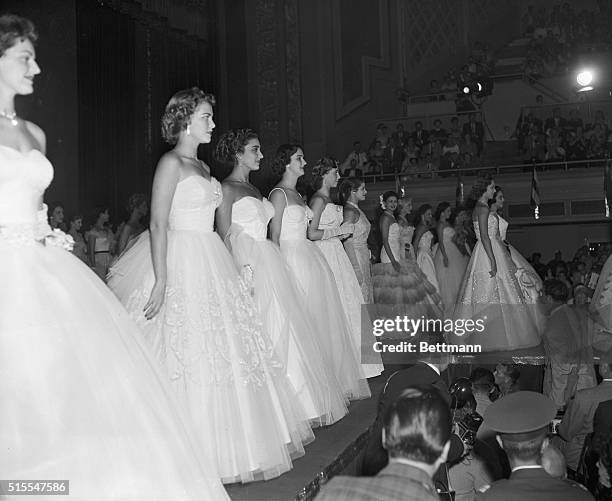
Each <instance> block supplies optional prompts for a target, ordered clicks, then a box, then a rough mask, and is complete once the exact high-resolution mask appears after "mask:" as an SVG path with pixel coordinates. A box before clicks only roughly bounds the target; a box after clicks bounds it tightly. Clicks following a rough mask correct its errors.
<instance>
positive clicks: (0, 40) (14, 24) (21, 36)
mask: <svg viewBox="0 0 612 501" xmlns="http://www.w3.org/2000/svg"><path fill="white" fill-rule="evenodd" d="M22 40H29V41H30V42H32V44H34V43H36V40H38V33H37V32H36V28H35V27H34V23H32V21H30V20H29V19H26V18H25V17H21V16H16V15H14V14H4V15H2V16H0V57H2V56H3V55H4V53H5V52H6V51H7V50H8V49H10V48H11V47H12V46H13V45H15V44H16V43H17V42H19V41H22Z"/></svg>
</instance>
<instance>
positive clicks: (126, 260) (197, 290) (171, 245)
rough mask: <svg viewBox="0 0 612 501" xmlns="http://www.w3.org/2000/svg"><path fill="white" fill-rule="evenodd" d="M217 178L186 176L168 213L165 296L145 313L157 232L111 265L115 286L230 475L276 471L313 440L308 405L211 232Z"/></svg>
mask: <svg viewBox="0 0 612 501" xmlns="http://www.w3.org/2000/svg"><path fill="white" fill-rule="evenodd" d="M222 196H223V195H222V191H221V185H220V184H219V182H218V181H217V180H216V179H214V178H210V179H206V178H204V177H201V176H197V175H192V176H188V177H186V178H184V179H182V180H181V181H179V182H178V184H177V186H176V191H175V193H174V197H173V199H172V205H171V209H170V214H169V229H168V244H167V246H168V247H167V249H168V250H167V257H166V262H167V284H166V297H165V301H164V304H163V305H162V307H161V309H160V311H159V313H158V314H157V315H156V316H155V317H154V318H153V319H152V320H146V319H145V317H144V315H143V307H144V305H145V304H146V303H147V301H148V299H149V294H150V291H151V288H152V286H153V284H154V280H155V276H154V272H153V265H152V261H151V252H150V236H149V232H145V233H143V234H141V236H140V237H139V239H138V240H137V241H136V243H134V245H133V246H132V247H130V249H128V250H127V251H126V252H124V253H123V255H122V256H121V258H120V259H119V260H118V261H117V263H116V264H115V265H114V266H113V268H112V269H111V273H110V278H109V286H110V287H111V289H112V290H113V292H115V294H116V295H117V296H118V297H119V299H120V300H121V302H122V303H123V304H124V305H125V306H126V308H127V310H128V312H129V313H130V314H131V315H132V317H133V318H134V319H135V320H136V322H137V324H138V325H139V327H140V328H141V330H142V335H143V337H144V339H145V340H146V342H147V343H148V344H149V345H150V346H151V348H152V350H153V352H154V353H155V355H156V356H157V358H158V360H159V361H160V363H161V364H162V365H163V366H164V368H165V370H166V373H167V376H168V378H169V379H170V381H171V383H172V387H173V389H174V391H175V392H176V394H177V395H178V397H179V399H180V401H181V402H182V404H183V405H185V407H187V408H188V410H189V412H190V415H191V417H192V419H193V421H194V422H195V425H196V427H197V430H198V432H199V438H200V440H201V442H202V443H203V444H205V445H206V447H207V448H208V450H210V451H211V453H212V455H213V457H214V458H215V461H216V465H217V469H218V471H219V476H220V477H221V479H222V481H223V482H225V483H229V482H237V481H242V482H248V481H252V480H258V479H268V478H273V477H276V476H278V475H280V474H282V473H284V472H286V471H288V470H289V469H291V466H292V464H291V456H296V455H301V454H303V452H304V450H303V447H302V443H305V442H307V441H310V440H312V438H313V435H312V430H311V429H310V426H309V424H308V420H307V417H306V416H305V411H304V410H303V408H302V406H301V405H300V402H299V401H298V400H297V397H296V395H295V393H294V392H293V389H292V388H291V385H290V383H289V381H288V379H287V378H286V376H285V369H284V367H283V366H282V363H280V361H279V360H278V359H277V358H276V357H275V355H274V352H273V349H272V345H271V342H270V340H269V338H268V337H267V333H265V331H262V329H261V320H260V318H259V316H258V314H257V311H256V307H255V305H254V303H253V301H252V298H251V294H250V291H249V290H248V288H247V287H246V286H245V285H244V283H243V282H242V281H241V280H240V278H239V275H238V273H237V271H236V267H235V265H234V262H233V260H232V257H231V255H230V253H229V252H228V250H227V248H226V247H225V245H224V244H223V243H222V241H221V238H220V237H219V235H218V234H217V233H215V232H214V231H213V221H214V214H215V211H216V208H217V207H218V206H219V204H220V203H221V199H222Z"/></svg>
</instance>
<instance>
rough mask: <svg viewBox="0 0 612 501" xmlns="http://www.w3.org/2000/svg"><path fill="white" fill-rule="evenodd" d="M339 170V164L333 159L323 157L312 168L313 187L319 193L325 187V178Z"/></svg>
mask: <svg viewBox="0 0 612 501" xmlns="http://www.w3.org/2000/svg"><path fill="white" fill-rule="evenodd" d="M337 168H338V162H337V161H336V160H334V159H333V158H332V157H323V158H320V159H319V160H317V163H316V164H315V166H314V167H313V168H312V179H313V181H312V183H313V185H312V187H313V188H314V190H315V191H317V190H318V189H319V188H321V186H323V178H324V177H325V175H326V174H327V173H328V172H329V171H330V170H332V169H337Z"/></svg>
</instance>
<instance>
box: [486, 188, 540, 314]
mask: <svg viewBox="0 0 612 501" xmlns="http://www.w3.org/2000/svg"><path fill="white" fill-rule="evenodd" d="M503 208H504V192H503V191H502V189H501V188H500V187H499V186H496V187H495V194H494V195H493V198H492V199H491V200H489V211H490V212H491V214H497V218H498V219H499V234H500V236H501V239H502V241H503V242H504V244H505V246H506V248H507V249H508V252H509V253H510V257H511V258H512V262H513V263H514V265H515V266H516V271H517V279H518V281H519V285H520V286H521V290H522V291H523V295H524V296H525V300H526V301H527V302H528V303H530V304H539V298H540V295H541V293H542V279H541V278H540V276H539V275H538V274H537V273H536V271H535V270H534V269H533V266H531V265H530V264H529V261H527V260H526V259H525V258H524V257H523V256H522V255H521V253H520V252H519V251H517V250H516V249H515V248H514V247H513V246H512V245H510V244H509V243H508V241H507V239H506V233H507V231H508V221H506V220H505V219H504V218H503V217H502V215H501V212H502V210H503ZM533 311H534V313H535V312H536V310H535V309H534V310H533Z"/></svg>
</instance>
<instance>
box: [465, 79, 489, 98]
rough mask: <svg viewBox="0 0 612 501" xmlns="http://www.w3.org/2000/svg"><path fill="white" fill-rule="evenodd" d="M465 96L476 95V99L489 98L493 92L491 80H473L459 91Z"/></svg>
mask: <svg viewBox="0 0 612 501" xmlns="http://www.w3.org/2000/svg"><path fill="white" fill-rule="evenodd" d="M461 90H462V91H463V94H464V95H466V96H469V95H476V96H478V97H484V96H490V95H491V93H492V91H493V80H491V79H490V78H483V79H482V80H474V81H473V82H470V83H469V84H467V85H464V86H463V88H462V89H461Z"/></svg>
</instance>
